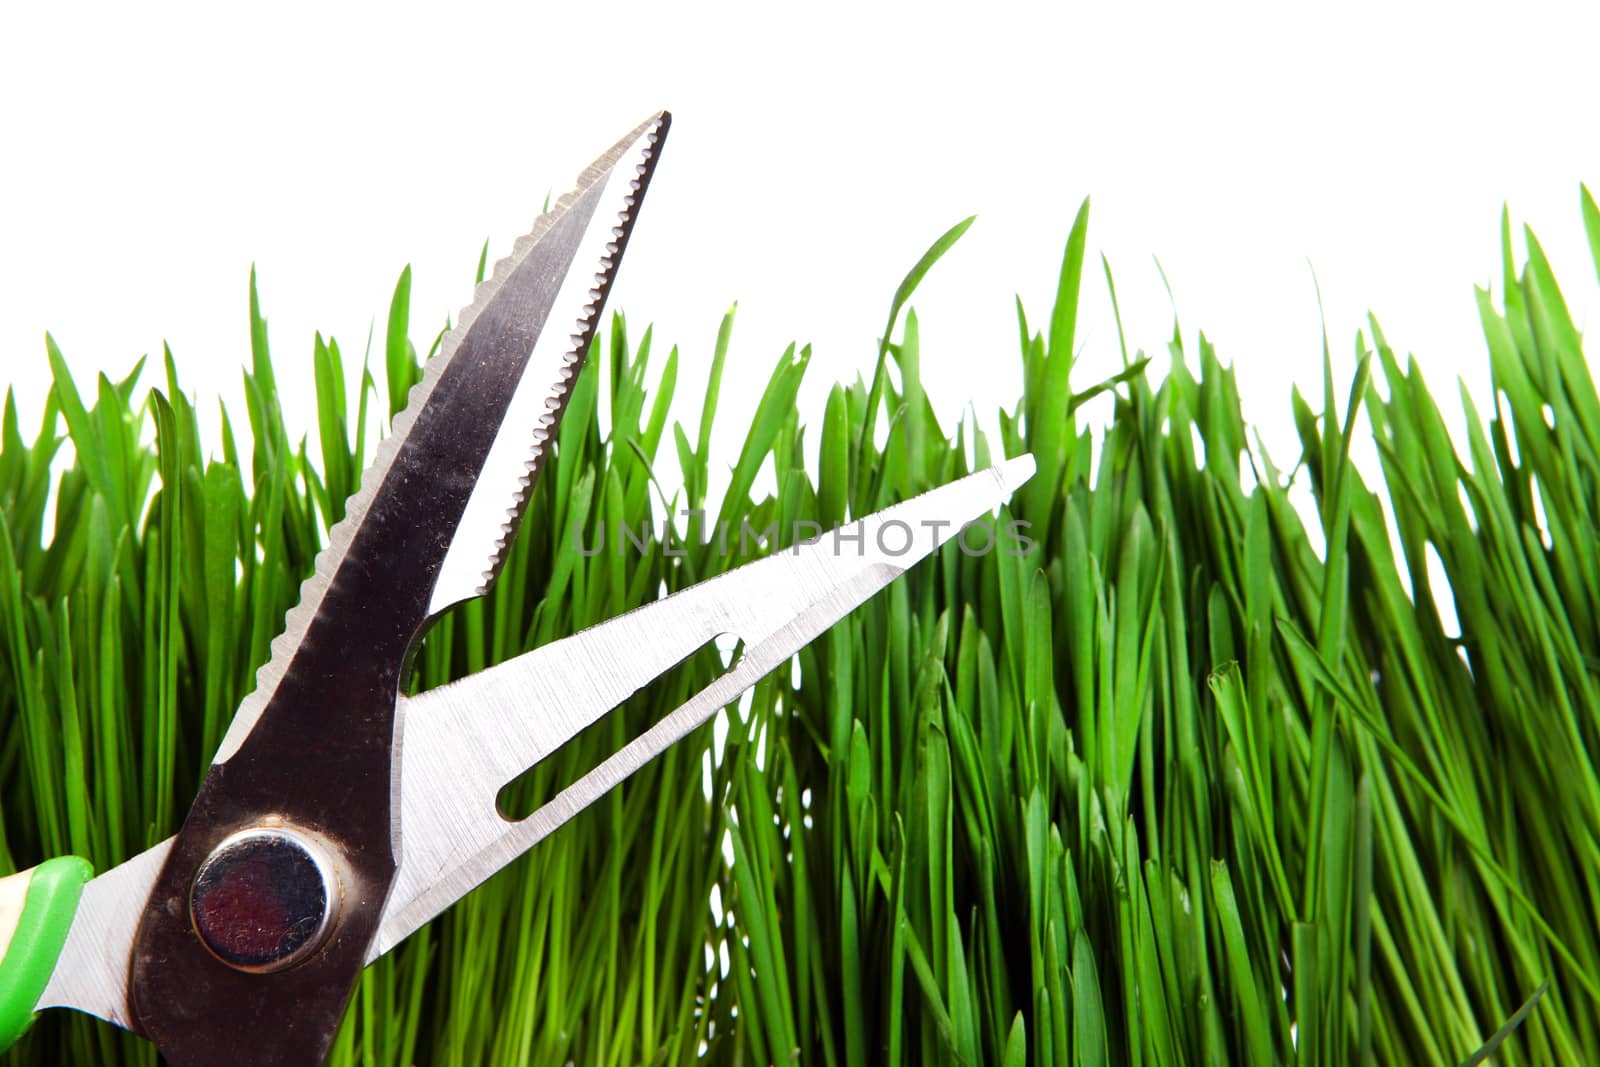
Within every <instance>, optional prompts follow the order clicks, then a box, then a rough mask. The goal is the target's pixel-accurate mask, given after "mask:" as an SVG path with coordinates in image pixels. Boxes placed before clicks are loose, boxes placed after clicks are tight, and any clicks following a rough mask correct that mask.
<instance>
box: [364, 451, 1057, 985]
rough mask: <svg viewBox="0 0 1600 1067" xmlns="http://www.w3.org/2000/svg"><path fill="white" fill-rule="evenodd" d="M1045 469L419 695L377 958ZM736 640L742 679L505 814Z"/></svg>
mask: <svg viewBox="0 0 1600 1067" xmlns="http://www.w3.org/2000/svg"><path fill="white" fill-rule="evenodd" d="M1033 470H1034V464H1033V457H1032V456H1028V455H1023V456H1019V457H1017V458H1016V459H1012V460H1009V461H1007V462H1006V463H1004V464H1001V465H1000V466H996V467H991V468H989V469H987V470H983V471H979V472H978V473H976V474H972V475H969V476H967V477H965V478H962V479H959V480H957V481H954V482H951V483H949V484H947V485H944V486H941V487H939V488H937V489H933V490H930V491H929V492H927V493H924V494H922V495H921V496H918V497H915V498H913V499H911V500H908V501H906V502H904V503H902V504H898V505H896V506H894V507H891V508H887V509H885V510H884V511H880V512H877V513H875V514H873V515H869V516H867V517H866V518H864V519H861V520H858V521H857V522H856V523H854V524H852V525H851V526H849V527H845V528H843V529H842V530H841V531H834V532H833V533H832V534H824V535H823V536H822V537H821V538H820V539H818V540H815V541H812V542H810V543H808V544H804V545H802V546H799V547H797V548H795V549H784V550H782V551H780V552H778V553H776V554H774V555H772V556H768V557H766V558H765V559H761V560H758V561H756V562H754V563H750V564H746V565H745V566H743V567H740V568H739V569H737V570H734V571H730V572H728V573H727V574H723V575H720V576H718V577H716V578H712V579H710V580H708V581H705V582H702V583H700V584H699V585H695V586H691V587H690V588H688V589H685V590H682V591H681V592H678V593H676V594H674V595H672V596H670V597H667V598H665V599H663V600H658V601H656V602H654V603H652V604H648V605H646V606H644V607H642V608H639V609H637V610H635V611H631V612H629V613H627V614H626V615H620V616H618V617H617V618H614V619H611V620H609V621H608V622H604V623H601V624H600V625H598V626H595V627H592V628H591V629H588V630H585V631H583V632H582V633H579V634H576V635H574V636H572V637H568V638H565V639H563V640H561V641H556V642H553V643H551V644H549V645H546V646H543V647H541V648H538V649H535V650H534V651H532V652H530V653H527V654H526V655H523V656H519V657H517V658H516V659H513V660H508V661H507V662H505V663H502V664H500V665H499V666H496V667H490V668H488V669H486V670H483V671H481V672H479V673H478V674H475V675H472V676H469V677H467V678H464V679H461V680H459V681H456V682H452V683H450V684H448V685H444V686H441V687H439V688H438V689H433V690H429V691H428V692H425V693H422V694H419V695H418V696H416V697H413V698H411V699H410V700H409V701H408V704H409V707H408V710H407V719H406V721H407V733H406V742H405V745H404V747H403V750H402V756H401V758H402V760H403V764H404V767H403V771H402V774H401V812H402V815H401V818H402V819H403V821H404V824H405V828H406V832H405V839H404V842H403V853H402V857H401V864H400V872H399V874H398V876H397V877H396V880H395V887H394V890H393V892H392V893H391V894H390V896H389V902H388V906H387V907H386V909H385V911H384V915H383V919H382V921H381V923H380V926H379V929H378V935H377V937H376V938H375V939H374V940H373V942H372V944H371V946H370V947H369V949H368V956H367V959H368V962H369V963H370V962H371V961H372V960H374V959H376V958H377V957H378V956H381V955H382V954H383V953H385V952H387V951H388V950H389V949H391V948H393V947H394V946H395V945H397V944H399V943H400V942H401V941H403V940H404V939H405V938H406V937H408V936H410V935H411V934H412V933H413V932H415V931H416V930H417V929H418V928H419V927H420V926H421V925H422V924H423V923H425V922H427V921H428V920H429V919H431V918H433V917H434V916H435V915H437V914H438V913H439V912H441V911H443V910H444V909H445V908H446V907H448V906H449V905H450V904H451V903H453V902H454V901H456V900H457V899H459V898H460V897H461V896H463V895H464V894H466V893H467V892H468V891H470V890H471V889H473V888H474V887H475V886H477V885H479V884H481V883H482V882H483V881H484V880H485V879H486V878H488V877H489V876H490V875H492V874H493V873H494V872H495V871H497V870H499V869H500V868H501V867H503V866H505V865H506V864H507V863H509V862H510V861H511V860H513V859H515V858H516V857H517V856H520V855H521V854H522V853H523V852H525V851H527V850H528V849H529V848H532V847H533V846H534V845H536V844H538V843H539V842H540V841H541V840H543V839H544V838H545V837H546V836H548V835H549V834H550V833H551V832H552V831H554V830H555V829H557V828H558V827H560V826H561V825H562V824H563V823H565V822H566V821H567V820H569V819H571V818H572V817H573V816H574V815H576V814H577V813H578V812H579V811H581V810H583V809H584V808H585V807H587V806H588V805H589V804H592V803H593V802H594V801H596V800H597V799H599V798H600V797H601V796H603V795H604V794H605V793H606V792H608V791H609V790H610V789H611V788H612V787H613V786H615V785H617V784H618V783H619V782H621V781H622V780H623V779H624V778H626V777H627V776H628V775H630V774H632V773H633V772H634V771H637V770H638V769H639V768H640V767H642V766H644V765H645V764H646V763H648V762H649V761H650V760H651V759H653V758H655V756H657V755H659V754H660V753H661V752H662V751H663V750H665V749H666V748H667V747H669V746H670V745H672V744H673V743H675V742H676V741H678V740H680V739H681V738H683V737H684V736H685V735H687V734H688V733H689V732H690V731H691V730H693V729H694V728H695V727H697V726H699V725H701V724H702V723H704V722H705V721H706V720H707V719H709V718H710V717H711V716H712V715H714V714H715V713H716V711H717V709H719V708H722V707H726V706H727V705H728V704H730V703H731V702H733V701H734V700H736V699H738V697H739V695H740V694H741V693H743V692H744V691H745V690H746V689H748V688H750V687H751V686H753V685H755V684H756V683H757V682H758V681H760V680H761V679H762V678H763V677H765V676H766V675H767V674H768V673H769V672H771V671H772V670H773V669H774V668H776V667H778V666H779V665H781V664H783V663H785V662H787V661H788V660H789V659H790V658H791V657H792V656H794V654H795V653H797V652H798V651H799V650H800V649H801V648H803V647H805V646H806V645H807V644H809V643H810V642H811V641H812V640H813V639H815V638H816V637H817V636H818V635H819V634H821V633H822V632H823V631H825V630H827V629H828V628H829V627H830V626H832V625H833V624H834V623H836V622H838V621H839V620H840V619H842V618H843V617H844V616H845V615H847V614H849V613H850V611H852V610H853V609H854V608H856V607H857V606H859V605H860V604H862V603H863V602H865V601H866V600H867V599H868V598H870V597H871V596H872V595H873V594H875V593H877V592H878V591H879V590H880V589H882V588H884V587H885V586H886V585H888V584H889V583H890V582H892V581H893V580H894V579H895V578H896V577H898V576H899V575H901V574H902V573H904V572H905V571H906V570H907V569H908V568H909V567H911V566H912V565H913V564H914V563H916V562H917V561H918V560H920V559H922V558H924V557H925V556H927V555H929V554H930V553H932V552H933V551H934V550H935V549H936V548H938V547H939V545H941V544H943V543H944V542H945V541H948V540H949V539H950V538H952V537H954V536H956V534H957V533H959V532H960V531H961V529H962V528H963V526H964V524H966V523H967V522H969V521H971V520H973V519H976V518H978V517H979V516H980V515H983V514H986V513H988V512H990V511H993V510H994V509H995V508H997V507H999V506H1000V505H1001V504H1002V503H1004V502H1005V501H1006V500H1007V499H1008V498H1009V497H1010V495H1011V493H1012V491H1013V490H1015V489H1016V487H1017V486H1019V485H1021V484H1022V483H1023V482H1025V481H1027V480H1028V478H1029V477H1030V476H1031V475H1032V474H1033ZM997 550H1004V549H1003V548H998V549H997ZM723 634H733V635H736V636H737V637H738V638H739V639H740V640H742V641H743V642H744V647H745V653H744V655H743V657H742V658H741V659H740V660H739V662H738V664H737V665H736V666H734V667H733V669H731V670H730V671H728V672H727V673H726V674H723V675H722V676H721V677H719V678H717V679H716V680H715V681H713V682H712V683H711V684H710V685H708V686H707V687H706V688H704V689H702V690H701V691H700V692H699V693H698V694H696V695H695V696H694V697H693V698H691V699H690V700H689V701H688V702H687V703H685V704H683V705H681V706H680V707H678V708H677V709H676V710H674V711H672V712H671V713H669V714H668V715H666V716H664V717H663V718H662V719H660V720H659V721H657V722H656V723H655V724H654V725H653V726H652V727H650V729H648V730H647V731H646V732H645V733H643V734H641V735H640V736H639V737H638V738H636V739H635V740H633V741H632V742H630V743H628V744H626V745H624V746H623V747H622V748H620V749H618V750H617V751H616V752H615V753H614V754H613V755H612V756H610V757H609V758H608V759H606V760H605V761H603V762H602V763H601V764H600V765H599V766H597V767H596V768H595V769H594V770H593V771H591V772H589V773H588V774H587V775H585V776H584V777H582V778H580V779H579V780H578V781H576V782H575V783H573V784H572V785H571V786H569V787H568V788H567V789H565V790H564V791H562V792H561V793H559V794H558V795H557V796H556V797H554V798H553V799H552V800H550V801H549V802H548V803H546V804H545V805H544V806H543V807H541V808H539V809H538V810H537V811H535V812H534V813H533V814H532V815H530V816H528V817H527V818H526V819H523V820H520V821H510V820H507V819H505V818H504V817H503V816H502V815H501V814H500V812H499V810H498V808H497V807H496V797H497V795H498V794H499V792H500V790H501V789H502V788H503V787H504V786H505V785H506V784H508V783H509V782H510V781H511V780H512V779H514V778H516V777H517V776H518V775H520V774H522V773H523V772H525V771H526V770H528V769H529V768H530V767H532V766H534V765H535V764H537V763H538V762H539V761H540V760H542V759H544V758H545V757H546V756H548V755H550V754H551V753H553V752H555V751H556V750H557V749H558V748H560V747H561V745H562V744H564V743H565V742H566V741H567V740H569V739H570V738H572V737H573V736H575V735H576V734H577V733H578V732H579V731H580V730H582V729H583V728H584V727H586V726H588V725H590V724H591V723H593V722H594V721H595V720H596V719H598V718H599V717H600V716H601V715H603V714H605V713H606V712H607V711H609V710H610V709H612V708H614V707H616V706H617V705H618V704H620V703H622V702H623V701H624V700H626V699H627V698H628V697H630V696H632V695H633V694H634V693H635V692H637V691H638V690H640V689H641V688H643V687H644V686H645V685H648V684H649V683H650V682H651V681H652V680H654V679H655V678H657V677H658V676H660V675H661V674H662V673H663V672H665V671H667V670H668V669H670V668H671V667H673V666H674V665H676V664H678V663H680V662H682V661H683V660H684V659H685V658H687V657H688V656H689V655H690V654H691V653H693V652H694V651H696V650H697V649H699V648H700V647H702V646H703V645H704V644H705V643H706V642H707V641H709V640H711V639H713V638H715V637H718V636H720V635H723Z"/></svg>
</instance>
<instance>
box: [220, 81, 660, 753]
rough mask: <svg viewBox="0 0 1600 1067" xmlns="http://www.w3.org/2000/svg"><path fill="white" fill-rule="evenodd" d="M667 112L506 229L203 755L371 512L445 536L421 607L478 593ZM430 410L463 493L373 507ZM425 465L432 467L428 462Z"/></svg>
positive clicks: (233, 728)
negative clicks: (512, 230) (457, 371)
mask: <svg viewBox="0 0 1600 1067" xmlns="http://www.w3.org/2000/svg"><path fill="white" fill-rule="evenodd" d="M670 124H671V116H670V115H669V114H667V113H666V112H664V111H663V112H659V113H658V114H656V115H654V116H652V117H651V118H649V119H647V120H646V121H644V122H643V123H640V124H639V126H638V127H636V128H635V129H634V130H632V131H630V132H629V133H628V134H627V135H626V136H625V137H623V138H622V139H621V140H620V141H618V142H617V143H616V144H615V145H613V146H612V147H611V148H610V149H609V150H608V151H607V152H605V153H604V154H603V155H601V156H600V157H599V158H598V159H596V160H595V161H594V162H593V163H591V164H590V165H589V166H588V167H586V168H585V169H584V171H583V173H582V174H580V175H579V178H578V183H577V185H576V187H575V188H574V189H573V190H572V191H571V192H569V193H566V194H565V195H563V196H562V197H561V198H560V199H558V200H557V201H556V203H555V204H554V205H553V206H552V207H551V209H550V210H549V211H547V212H545V213H544V214H543V215H541V216H540V217H539V219H538V221H537V222H535V223H534V226H533V229H532V230H531V231H530V232H528V233H527V234H525V235H524V236H522V237H520V238H518V239H517V241H516V243H515V244H514V246H513V247H512V250H511V254H510V255H508V256H506V257H505V258H504V259H501V260H500V261H498V262H497V263H496V264H495V266H494V270H493V272H492V273H491V275H490V277H489V278H488V279H487V280H485V281H484V282H483V283H482V284H481V285H479V286H478V288H477V291H476V292H475V294H474V297H473V301H472V303H471V304H470V305H468V306H467V307H466V308H465V309H464V310H463V311H462V312H461V315H460V317H459V319H458V321H457V323H456V325H455V327H454V328H453V329H452V330H451V331H450V332H449V333H448V334H446V335H445V337H444V339H443V340H442V341H441V342H440V346H439V352H438V353H437V355H435V356H434V358H432V359H430V360H428V361H427V363H426V364H425V365H424V367H423V375H422V379H421V380H420V381H419V382H418V383H417V384H416V385H415V386H413V387H412V390H411V394H410V396H409V397H408V398H407V403H406V407H405V409H404V410H403V411H402V412H400V414H399V415H398V416H396V418H395V421H394V427H393V432H392V433H391V434H390V435H389V437H387V438H385V439H384V441H383V443H382V445H381V446H380V447H379V449H378V452H377V455H376V456H375V457H374V459H373V461H372V464H371V465H370V466H369V467H368V468H367V470H366V471H365V472H364V473H363V475H362V479H361V487H360V489H358V490H357V491H356V493H355V494H354V495H353V496H351V497H350V499H349V501H348V502H347V503H346V505H345V517H344V518H343V519H342V520H341V521H340V522H339V523H338V524H337V525H336V526H334V528H333V529H332V530H331V531H330V532H329V535H328V546H327V548H325V549H324V550H323V551H322V552H321V553H320V554H319V555H318V556H317V560H316V565H315V568H314V570H313V572H312V574H311V576H310V577H309V578H307V579H306V581H305V583H304V584H303V585H302V586H301V588H300V600H299V603H298V604H296V605H295V607H294V608H292V609H291V610H290V611H289V613H288V615H287V616H286V617H285V619H284V629H283V632H282V633H281V634H279V635H278V637H277V638H276V639H274V640H273V642H272V649H271V656H270V658H269V659H268V660H267V662H266V663H265V664H264V665H263V666H262V667H261V669H260V670H259V671H257V673H256V687H255V690H254V691H253V692H251V693H250V695H249V696H247V697H245V699H244V701H243V702H242V703H241V704H240V705H239V708H238V711H237V712H236V713H235V715H234V718H233V721H232V722H231V723H230V724H229V727H228V731H227V733H226V734H225V735H224V736H223V739H222V743H221V745H220V746H219V747H218V750H217V754H216V756H215V757H214V759H213V762H214V763H225V762H227V760H228V758H229V757H231V756H232V755H233V754H234V753H235V752H236V751H237V750H238V748H239V746H240V745H241V744H242V743H243V741H244V739H245V737H247V736H248V735H249V733H250V731H251V729H252V728H253V727H254V726H255V724H256V722H257V721H258V720H259V719H260V717H261V713H262V711H263V710H264V709H265V708H266V706H267V704H268V703H269V702H270V700H271V697H272V694H273V693H274V692H275V691H276V689H277V687H278V684H279V683H280V682H281V681H282V680H283V676H284V674H285V673H286V672H287V671H288V669H289V666H290V664H291V663H292V661H293V659H294V656H295V655H296V653H297V651H298V650H299V649H300V647H301V645H302V644H303V643H304V642H305V640H306V637H307V632H308V629H309V628H310V626H311V624H312V622H313V621H314V620H315V619H316V617H317V615H318V613H319V612H320V611H321V610H322V608H323V605H324V601H325V599H326V594H327V592H328V588H329V586H330V584H332V582H333V580H334V578H335V577H336V576H337V575H338V573H339V570H340V568H341V567H342V566H343V564H344V563H345V560H346V557H347V556H348V554H349V552H350V549H351V545H352V543H353V541H354V540H355V535H356V533H357V531H358V530H360V528H361V527H362V526H363V525H364V524H367V523H368V522H369V520H372V519H374V518H376V519H377V521H400V522H405V523H409V524H414V525H416V526H417V527H418V528H419V530H420V531H421V532H423V533H425V534H428V535H430V536H432V537H435V538H440V539H444V540H446V541H447V542H448V544H449V548H448V550H447V551H446V552H445V554H444V558H443V560H442V562H440V563H439V565H438V571H437V574H436V576H435V577H433V589H432V595H431V596H430V597H429V599H428V603H427V614H428V615H430V616H431V615H436V614H438V613H439V612H440V611H443V610H444V609H445V608H447V607H449V606H450V605H451V604H455V603H457V602H459V601H462V600H469V599H471V598H473V597H475V596H480V595H482V594H483V593H484V592H486V591H487V589H488V586H489V584H490V582H492V581H493V579H494V576H495V575H496V574H498V572H499V568H500V565H501V563H502V562H503V556H504V551H505V547H506V544H507V542H508V541H509V540H510V538H511V536H512V535H513V534H514V533H515V532H516V528H517V524H518V522H519V521H520V519H521V516H522V511H523V508H524V506H525V505H526V503H527V499H528V491H529V488H530V486H531V484H532V482H533V480H534V479H535V478H536V477H537V476H538V472H539V470H540V469H541V467H542V465H543V462H544V457H545V453H546V451H547V449H548V447H549V443H550V440H551V437H552V435H553V433H554V430H555V426H556V424H557V423H558V422H559V421H560V418H561V415H562V413H563V412H564V410H565V408H566V402H567V395H568V392H569V390H570V389H571V386H572V382H573V380H574V379H575V378H576V377H577V374H578V372H579V371H580V370H581V369H582V367H583V363H584V360H585V358H586V357H587V356H588V353H589V344H590V341H591V340H592V339H593V336H594V332H595V329H596V327H597V326H598V319H599V313H600V309H601V307H602V305H603V304H604V302H605V298H606V295H607V293H608V292H609V291H610V288H611V282H612V279H613V278H614V277H615V273H616V268H617V266H618V265H619V264H620V263H621V261H622V253H623V251H624V249H625V248H626V246H627V241H628V237H629V235H630V234H631V232H632V230H633V224H634V221H635V219H636V217H637V208H638V205H639V201H640V200H641V199H642V197H643V194H644V188H645V187H646V186H647V185H648V183H649V179H650V176H651V174H652V173H653V172H654V168H655V162H656V158H657V155H658V150H659V146H660V143H661V141H662V140H663V139H664V138H665V137H666V134H667V129H668V127H669V126H670ZM547 325H548V326H549V328H548V329H547V328H546V326H547ZM464 346H465V349H464ZM463 361H470V362H473V363H477V364H480V367H478V368H476V369H475V370H474V371H473V372H472V377H473V378H474V379H475V381H476V382H477V383H480V384H477V385H475V387H474V388H473V389H472V390H465V391H464V390H448V389H447V390H440V389H439V388H438V387H439V385H440V382H441V381H442V380H446V379H447V375H448V372H449V369H450V368H451V367H452V366H454V365H455V364H456V363H457V362H463ZM490 363H493V364H496V365H498V372H497V373H495V372H494V370H495V368H490V369H489V371H487V372H486V370H485V369H483V368H482V366H481V365H483V364H490ZM491 379H493V380H494V382H497V383H498V384H499V385H500V386H502V387H507V386H509V388H508V389H506V388H503V392H504V393H508V394H509V400H508V401H507V402H504V407H503V410H496V409H495V408H496V405H493V404H484V403H483V400H484V397H483V396H482V394H483V393H485V392H492V386H491V385H490V384H484V383H490V382H491ZM441 393H446V394H447V395H440V394H441ZM439 422H447V423H450V424H452V425H453V432H452V436H453V437H455V438H457V439H458V440H456V441H455V442H454V443H453V447H454V449H455V451H457V452H458V453H459V454H461V455H463V456H469V457H470V458H472V459H475V460H476V461H477V462H478V463H481V466H480V467H479V468H478V469H477V470H476V472H474V471H473V470H472V469H470V464H469V465H468V466H464V467H460V468H459V469H455V470H451V471H449V472H448V475H449V480H450V481H452V482H455V483H459V484H458V485H457V486H455V487H454V488H457V489H458V490H459V489H462V488H468V489H469V490H470V491H467V492H466V493H465V499H464V503H463V502H462V500H461V497H462V493H461V492H459V491H458V492H457V493H456V494H455V495H454V499H451V500H448V501H440V499H439V498H438V496H437V495H436V494H430V495H429V496H428V497H427V498H426V499H425V500H422V501H419V500H416V499H414V498H411V497H410V496H409V495H406V494H402V495H401V506H402V508H404V510H405V513H404V514H401V515H395V516H373V514H372V509H373V506H374V503H375V502H377V501H378V500H379V499H380V498H381V497H383V496H384V492H383V491H384V487H385V486H386V485H387V484H388V483H390V482H391V481H394V480H398V479H399V478H405V479H407V480H410V481H416V480H417V478H416V473H417V472H416V471H413V470H397V469H396V466H395V461H396V458H397V457H399V456H401V455H403V454H404V453H405V451H406V444H407V442H408V441H409V440H410V438H411V437H412V436H413V435H414V433H415V432H416V431H417V429H418V427H419V425H424V426H426V424H428V423H434V424H437V423H439ZM463 438H465V439H463ZM479 457H481V458H479ZM424 473H425V474H427V475H430V476H432V475H438V474H439V470H438V465H437V464H434V465H433V466H432V467H431V468H430V469H429V470H427V471H425V472H424ZM419 488H421V489H423V490H428V489H430V488H431V487H430V486H428V485H426V484H424V485H420V486H419Z"/></svg>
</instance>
